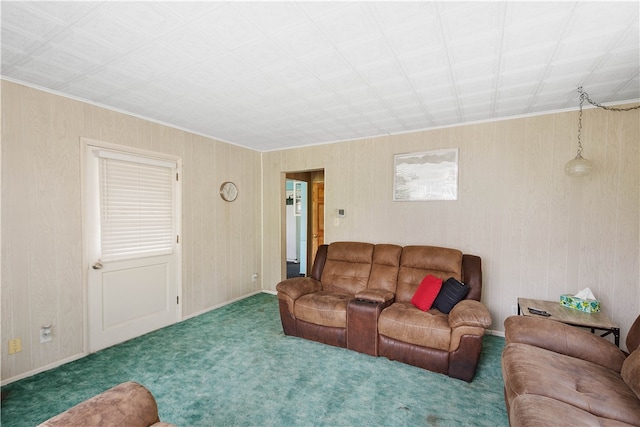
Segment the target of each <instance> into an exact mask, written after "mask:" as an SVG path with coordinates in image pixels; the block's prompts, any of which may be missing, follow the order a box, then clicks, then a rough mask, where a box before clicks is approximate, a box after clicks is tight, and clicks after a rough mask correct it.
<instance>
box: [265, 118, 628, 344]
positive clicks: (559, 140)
mask: <svg viewBox="0 0 640 427" xmlns="http://www.w3.org/2000/svg"><path fill="white" fill-rule="evenodd" d="M639 117H640V115H639V114H638V111H633V112H626V113H619V112H617V113H615V112H606V111H603V110H594V109H589V110H585V112H584V120H583V122H584V130H583V145H584V150H585V151H584V155H585V157H587V158H589V159H590V160H592V161H593V163H594V166H595V168H596V171H595V173H594V174H593V175H592V176H589V177H586V178H582V179H576V178H570V177H568V176H566V175H565V174H564V164H565V163H566V162H567V161H568V160H570V159H571V158H573V157H574V156H575V153H576V141H577V135H576V132H577V119H578V116H577V112H567V113H558V114H548V115H540V116H535V117H528V118H518V119H512V120H504V121H496V122H491V123H484V124H475V125H467V126H457V127H452V128H446V129H438V130H431V131H424V132H415V133H409V134H404V135H396V136H387V137H380V138H372V139H365V140H358V141H350V142H343V143H337V144H329V145H323V146H316V147H310V148H299V149H292V150H285V151H277V152H270V153H265V154H264V155H263V164H264V175H263V185H264V190H263V191H264V194H265V196H264V249H263V253H264V261H263V265H264V286H265V288H267V289H272V290H273V289H274V288H275V285H276V283H277V282H278V281H279V280H280V278H281V273H280V271H281V264H280V260H281V259H282V258H281V252H282V239H281V237H280V228H279V227H280V224H281V221H280V215H281V203H280V202H279V200H280V198H281V197H282V194H281V193H282V190H281V188H282V182H281V176H280V173H281V172H282V171H299V170H305V169H319V168H324V169H325V207H326V211H325V216H326V225H325V241H326V242H333V241H339V240H357V241H368V242H373V243H397V244H401V245H406V244H427V245H439V246H448V247H454V248H459V249H461V250H463V251H464V252H466V253H472V254H476V255H479V256H481V257H482V259H483V271H484V275H483V277H484V288H483V301H484V302H485V304H486V305H487V306H488V308H489V310H490V311H491V314H492V316H493V325H492V329H494V330H503V324H502V322H503V320H504V318H505V317H507V316H508V315H509V314H510V313H511V310H512V306H513V305H514V304H516V300H517V297H518V296H526V297H532V298H540V299H549V300H558V299H559V295H560V294H562V293H575V292H577V291H578V290H580V289H583V288H585V287H587V286H588V287H590V288H591V289H592V290H593V292H594V294H595V295H596V296H597V297H598V298H599V299H601V300H602V305H603V307H604V311H605V313H606V314H608V315H609V316H610V317H612V318H613V320H614V321H615V322H617V323H619V324H620V325H621V326H622V327H623V333H624V332H626V330H628V328H629V326H630V325H631V322H632V321H633V319H635V317H636V316H637V315H638V313H640V284H639V265H638V264H639V262H638V259H639V255H640V254H639V242H640V240H639V234H638V223H639V210H640V198H639V192H640V175H639V171H638V165H639V164H640V154H639V148H638V146H639V144H638V141H639V140H640V130H639ZM453 147H458V148H459V150H460V159H459V199H458V201H449V202H393V201H392V186H393V155H394V154H397V153H406V152H412V151H425V150H433V149H440V148H453ZM337 208H344V209H346V210H347V217H346V218H344V219H340V224H339V226H336V225H335V223H334V220H335V218H336V215H335V210H336V209H337Z"/></svg>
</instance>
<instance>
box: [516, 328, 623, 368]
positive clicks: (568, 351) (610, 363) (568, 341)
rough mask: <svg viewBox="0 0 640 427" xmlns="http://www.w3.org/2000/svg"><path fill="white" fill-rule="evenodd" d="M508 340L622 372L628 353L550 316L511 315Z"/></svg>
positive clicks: (596, 336)
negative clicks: (542, 317) (545, 317)
mask: <svg viewBox="0 0 640 427" xmlns="http://www.w3.org/2000/svg"><path fill="white" fill-rule="evenodd" d="M504 327H505V340H506V342H507V344H508V343H513V342H517V343H522V344H529V345H533V346H536V347H541V348H545V349H547V350H550V351H553V352H556V353H560V354H565V355H567V356H571V357H575V358H578V359H583V360H587V361H589V362H592V363H595V364H598V365H601V366H604V367H606V368H609V369H612V370H614V371H616V372H620V369H621V368H622V362H624V359H625V354H624V353H623V352H622V350H620V349H619V348H618V347H617V346H616V345H615V344H613V343H611V342H609V341H607V340H605V339H603V338H601V337H599V336H598V335H594V334H592V333H590V332H588V331H586V330H583V329H578V328H576V327H575V326H570V325H567V324H564V323H561V322H556V321H554V320H550V319H540V318H536V317H531V316H509V317H507V318H506V319H505V321H504Z"/></svg>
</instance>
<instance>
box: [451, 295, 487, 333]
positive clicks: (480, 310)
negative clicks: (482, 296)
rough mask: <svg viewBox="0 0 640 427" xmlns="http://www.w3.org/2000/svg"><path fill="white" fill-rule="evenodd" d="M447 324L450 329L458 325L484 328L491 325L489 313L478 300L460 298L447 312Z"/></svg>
mask: <svg viewBox="0 0 640 427" xmlns="http://www.w3.org/2000/svg"><path fill="white" fill-rule="evenodd" d="M449 326H450V327H451V328H452V329H453V328H458V327H460V326H475V327H479V328H484V329H486V328H488V327H489V326H491V314H489V310H487V307H485V306H484V304H482V303H481V302H480V301H476V300H469V299H467V300H462V301H460V302H459V303H457V304H456V305H455V306H454V307H453V308H452V309H451V312H449Z"/></svg>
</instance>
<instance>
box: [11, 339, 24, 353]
mask: <svg viewBox="0 0 640 427" xmlns="http://www.w3.org/2000/svg"><path fill="white" fill-rule="evenodd" d="M21 351H22V340H21V339H20V338H14V339H12V340H9V354H16V353H20V352H21Z"/></svg>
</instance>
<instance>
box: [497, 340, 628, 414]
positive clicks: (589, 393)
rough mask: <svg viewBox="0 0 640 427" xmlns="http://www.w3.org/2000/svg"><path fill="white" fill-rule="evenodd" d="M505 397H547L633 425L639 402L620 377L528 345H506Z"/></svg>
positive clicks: (582, 362)
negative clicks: (526, 395)
mask: <svg viewBox="0 0 640 427" xmlns="http://www.w3.org/2000/svg"><path fill="white" fill-rule="evenodd" d="M502 375H503V379H504V384H505V397H506V398H507V400H508V401H509V402H513V401H514V400H515V399H516V397H518V396H520V395H523V394H535V395H540V396H547V397H550V398H552V399H555V400H559V401H561V402H565V403H567V404H569V405H573V406H575V407H577V408H580V409H583V410H585V411H588V412H590V413H592V414H593V415H595V416H597V417H602V418H609V419H614V420H618V421H621V422H625V423H629V424H636V423H637V421H638V420H640V400H638V397H637V396H636V395H635V394H634V393H633V391H631V389H630V388H629V387H628V386H627V385H626V384H625V383H624V381H623V380H622V378H621V377H620V374H618V373H617V372H615V371H613V370H611V369H608V368H605V367H603V366H601V365H597V364H594V363H591V362H588V361H585V360H581V359H577V358H574V357H570V356H566V355H563V354H559V353H554V352H552V351H549V350H545V349H542V348H539V347H534V346H531V345H528V344H520V343H510V344H507V345H506V347H505V349H504V351H503V353H502Z"/></svg>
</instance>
